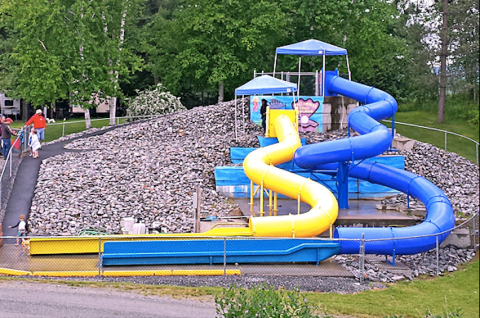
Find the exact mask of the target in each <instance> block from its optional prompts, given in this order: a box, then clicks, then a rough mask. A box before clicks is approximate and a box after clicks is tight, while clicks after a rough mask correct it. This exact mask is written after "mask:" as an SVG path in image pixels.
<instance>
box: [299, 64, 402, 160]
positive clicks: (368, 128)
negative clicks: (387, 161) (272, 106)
mask: <svg viewBox="0 0 480 318" xmlns="http://www.w3.org/2000/svg"><path fill="white" fill-rule="evenodd" d="M325 85H326V86H327V89H328V90H329V92H333V93H338V94H341V95H343V96H347V97H350V98H352V99H355V100H357V101H359V102H362V103H365V105H364V106H361V107H357V108H355V109H354V110H352V111H351V112H350V114H349V115H348V123H349V125H350V127H351V128H353V129H354V130H355V131H357V132H358V133H360V135H361V136H356V137H349V138H345V139H339V140H333V141H327V142H322V143H317V144H312V145H307V146H304V147H301V148H299V149H298V150H297V151H296V152H295V156H294V160H295V164H296V165H298V166H299V167H301V168H304V169H308V168H312V167H314V166H316V165H319V164H322V163H329V162H344V161H354V160H359V159H365V158H370V157H375V156H377V155H379V154H382V153H383V152H385V151H386V150H387V149H388V148H389V147H390V144H391V143H392V134H391V133H390V131H389V130H388V128H387V127H385V126H384V125H382V124H380V123H379V122H378V120H382V119H387V118H390V117H392V116H393V115H394V114H395V112H396V111H397V109H398V105H397V102H396V100H395V99H394V98H393V97H392V96H390V95H389V94H387V93H385V92H383V91H381V90H379V89H377V88H374V87H371V86H366V85H363V84H359V83H355V82H352V81H349V80H346V79H343V78H341V77H339V76H335V75H332V74H328V73H327V74H326V79H325Z"/></svg>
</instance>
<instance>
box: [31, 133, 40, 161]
mask: <svg viewBox="0 0 480 318" xmlns="http://www.w3.org/2000/svg"><path fill="white" fill-rule="evenodd" d="M30 137H31V139H30V141H29V143H28V145H29V146H30V149H31V152H32V153H31V155H32V158H33V159H36V158H38V149H40V141H39V140H38V136H37V130H36V129H35V128H34V129H32V133H31V134H30Z"/></svg>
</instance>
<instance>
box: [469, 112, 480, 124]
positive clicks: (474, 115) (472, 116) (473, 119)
mask: <svg viewBox="0 0 480 318" xmlns="http://www.w3.org/2000/svg"><path fill="white" fill-rule="evenodd" d="M467 120H468V122H469V123H470V124H472V125H474V126H477V127H478V124H479V122H478V109H473V110H470V111H469V112H468V115H467Z"/></svg>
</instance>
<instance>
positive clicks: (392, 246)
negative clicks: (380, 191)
mask: <svg viewBox="0 0 480 318" xmlns="http://www.w3.org/2000/svg"><path fill="white" fill-rule="evenodd" d="M337 166H338V164H326V165H320V166H317V167H316V169H318V170H326V169H328V170H335V169H337ZM349 175H350V176H351V177H353V178H358V179H362V180H365V181H368V182H371V183H376V184H380V185H383V186H387V187H389V188H392V189H395V190H398V191H401V192H404V193H407V194H409V195H411V196H412V197H414V198H416V199H418V200H420V201H421V202H422V203H423V204H424V205H425V207H426V210H427V214H426V217H425V220H424V222H422V223H421V224H418V225H415V226H410V227H388V228H375V227H369V228H351V227H348V228H347V227H340V228H336V229H335V233H334V237H335V238H340V239H345V241H341V243H342V250H341V253H344V254H355V253H358V252H359V250H360V241H358V239H360V238H362V234H364V238H365V240H366V242H365V253H367V254H382V255H393V254H395V255H410V254H417V253H422V252H426V251H428V250H430V249H432V248H434V247H435V246H436V244H437V236H438V243H439V244H440V243H441V242H442V241H443V240H444V239H445V238H446V237H447V236H448V234H450V230H451V229H452V228H453V227H454V225H455V217H454V213H453V208H452V205H451V203H450V201H449V200H448V198H447V197H446V196H445V194H444V193H443V192H442V190H440V189H439V188H438V187H437V186H435V185H434V184H433V183H431V182H430V181H428V180H427V179H425V178H423V177H420V176H417V175H415V174H413V173H411V172H408V171H404V170H400V169H397V168H392V167H388V166H385V165H382V164H380V163H370V162H363V163H359V164H357V165H356V166H354V168H353V169H351V170H350V171H349ZM439 233H442V234H439ZM437 234H439V235H437ZM411 237H413V238H411ZM402 238H404V239H402ZM349 239H353V240H352V241H350V240H349ZM368 240H374V241H368Z"/></svg>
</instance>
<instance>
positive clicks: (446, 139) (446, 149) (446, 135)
mask: <svg viewBox="0 0 480 318" xmlns="http://www.w3.org/2000/svg"><path fill="white" fill-rule="evenodd" d="M445 151H447V132H445Z"/></svg>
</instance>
